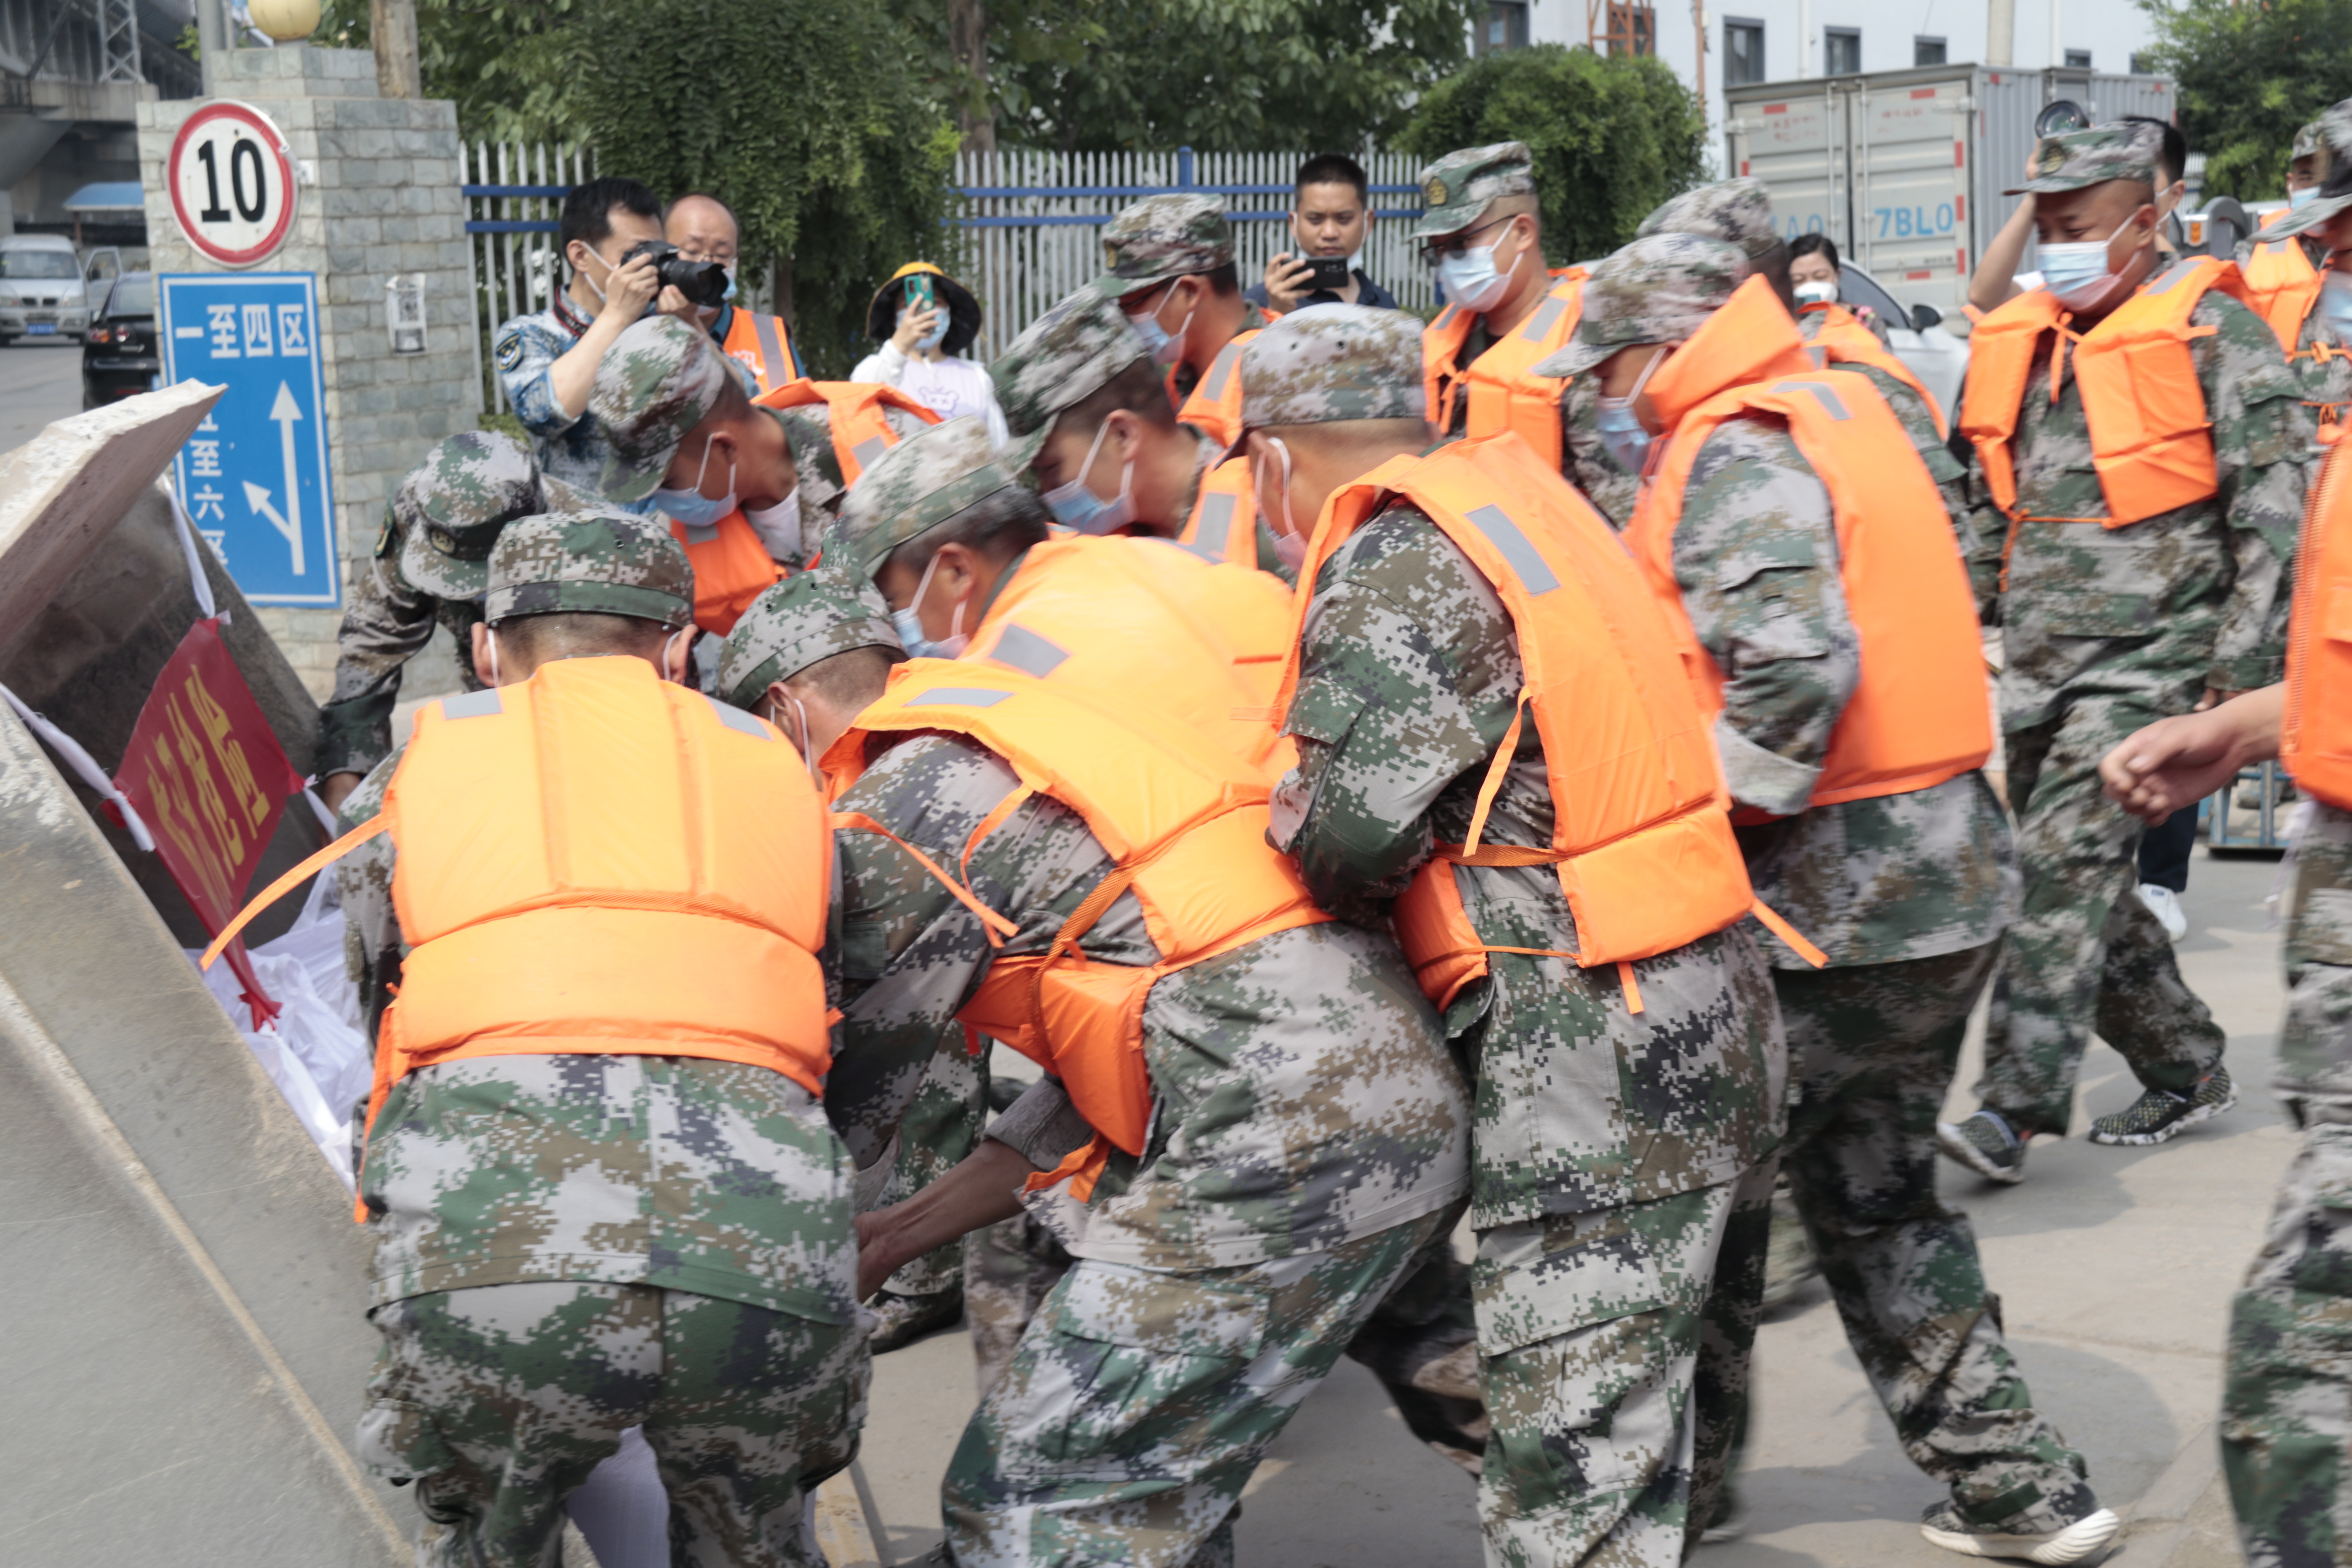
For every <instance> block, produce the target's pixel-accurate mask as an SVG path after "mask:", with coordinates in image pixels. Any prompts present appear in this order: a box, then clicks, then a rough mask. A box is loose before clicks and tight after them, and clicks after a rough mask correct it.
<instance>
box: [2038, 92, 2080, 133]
mask: <svg viewBox="0 0 2352 1568" xmlns="http://www.w3.org/2000/svg"><path fill="white" fill-rule="evenodd" d="M2090 128H2091V114H2090V110H2086V109H2084V107H2083V106H2082V105H2081V104H2079V103H2077V102H2075V101H2074V100H2073V99H2071V98H2062V99H2059V100H2056V101H2054V102H2052V103H2048V104H2045V105H2043V106H2042V112H2041V113H2039V114H2037V115H2035V116H2034V117H2033V133H2034V134H2035V135H2036V136H2063V135H2065V134H2066V133H2067V132H2073V131H2088V130H2089V129H2090Z"/></svg>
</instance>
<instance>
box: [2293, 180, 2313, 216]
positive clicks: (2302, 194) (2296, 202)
mask: <svg viewBox="0 0 2352 1568" xmlns="http://www.w3.org/2000/svg"><path fill="white" fill-rule="evenodd" d="M2318 199H2319V187H2318V186H2317V185H2305V186H2304V187H2303V189H2301V190H2299V191H2289V192H2288V193H2287V194H2286V205H2287V209H2288V210H2289V211H2290V212H2292V211H2294V210H2295V209H2297V208H2301V207H2307V206H2309V205H2311V204H2312V203H2314V202H2315V201H2317V200H2318Z"/></svg>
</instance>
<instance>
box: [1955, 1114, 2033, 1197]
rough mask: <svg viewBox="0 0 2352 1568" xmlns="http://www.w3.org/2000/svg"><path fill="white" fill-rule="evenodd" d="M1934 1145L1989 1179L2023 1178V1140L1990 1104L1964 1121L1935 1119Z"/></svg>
mask: <svg viewBox="0 0 2352 1568" xmlns="http://www.w3.org/2000/svg"><path fill="white" fill-rule="evenodd" d="M1936 1147H1937V1149H1940V1150H1941V1151H1943V1153H1944V1157H1945V1158H1946V1159H1948V1160H1957V1161H1958V1162H1959V1163H1961V1164H1963V1165H1966V1166H1967V1167H1968V1168H1969V1170H1971V1171H1974V1172H1975V1173H1977V1174H1978V1175H1979V1176H1982V1177H1984V1178H1985V1179H1986V1180H1988V1181H1993V1182H2004V1183H2007V1184H2009V1185H2011V1186H2015V1185H2016V1184H2018V1183H2020V1182H2021V1181H2023V1180H2025V1140H2024V1139H2022V1138H2020V1137H2019V1136H2018V1135H2017V1134H2016V1133H2014V1132H2012V1131H2010V1128H2009V1122H2008V1121H2007V1120H2005V1119H2004V1118H2003V1117H2002V1116H2001V1113H2000V1111H1998V1110H1992V1109H1990V1107H1988V1108H1987V1109H1985V1110H1979V1111H1978V1112H1977V1113H1976V1114H1975V1115H1973V1116H1970V1117H1969V1118H1967V1119H1966V1120H1964V1121H1938V1122H1937V1123H1936Z"/></svg>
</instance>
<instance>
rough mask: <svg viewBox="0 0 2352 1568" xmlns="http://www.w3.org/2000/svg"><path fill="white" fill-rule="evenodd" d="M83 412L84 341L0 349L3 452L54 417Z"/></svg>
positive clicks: (0, 438) (0, 442)
mask: <svg viewBox="0 0 2352 1568" xmlns="http://www.w3.org/2000/svg"><path fill="white" fill-rule="evenodd" d="M80 412H81V345H80V344H79V343H77V342H73V341H72V340H71V339H67V340H65V341H63V342H50V343H37V344H30V345H19V346H16V347H13V348H0V452H12V451H14V450H16V448H17V447H21V446H23V445H24V444H25V443H26V442H27V441H29V440H31V439H32V438H33V437H36V436H37V435H39V434H40V433H41V427H42V426H45V425H47V424H48V423H49V421H51V420H52V419H63V418H64V417H65V416H67V415H68V414H79V413H80Z"/></svg>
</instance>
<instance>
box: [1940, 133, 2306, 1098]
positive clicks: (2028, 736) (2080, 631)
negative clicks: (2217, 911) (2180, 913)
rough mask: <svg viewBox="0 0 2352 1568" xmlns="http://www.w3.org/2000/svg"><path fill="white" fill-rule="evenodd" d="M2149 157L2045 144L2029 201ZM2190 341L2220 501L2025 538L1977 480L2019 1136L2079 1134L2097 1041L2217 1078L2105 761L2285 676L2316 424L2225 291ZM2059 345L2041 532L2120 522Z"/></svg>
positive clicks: (2135, 144)
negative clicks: (2005, 861)
mask: <svg viewBox="0 0 2352 1568" xmlns="http://www.w3.org/2000/svg"><path fill="white" fill-rule="evenodd" d="M2157 148H2158V138H2157V135H2156V128H2154V127H2152V126H2105V127H2095V128H2093V129H2092V130H2089V131H2082V132H2074V133H2072V134H2069V135H2065V136H2058V137H2053V138H2051V139H2050V140H2049V141H2048V142H2045V143H2044V146H2043V151H2042V165H2041V177H2039V178H2036V179H2034V180H2032V181H2030V182H2029V183H2028V184H2027V185H2026V186H2025V187H2024V188H2025V189H2027V190H2032V191H2041V190H2052V191H2057V190H2073V189H2077V188H2080V187H2082V186H2084V185H2089V184H2098V183H2100V182H2102V181H2105V180H2109V179H2136V180H2140V181H2144V182H2146V181H2152V180H2153V179H2154V178H2155V158H2156V153H2157ZM2305 210H2306V211H2308V210H2309V209H2307V208H2306V209H2305ZM2189 327H2190V331H2192V332H2196V331H2203V332H2205V333H2206V334H2207V335H2204V336H2199V337H2192V338H2191V339H2190V341H2189V353H2190V354H2191V356H2192V359H2193V362H2194V363H2195V365H2196V369H2197V381H2198V387H2199V390H2200V393H2201V395H2202V396H2203V398H2204V402H2205V407H2206V409H2207V411H2208V413H2209V415H2210V418H2211V421H2212V438H2213V456H2214V463H2215V466H2216V468H2217V469H2218V471H2219V476H2220V488H2219V489H2218V490H2217V491H2216V492H2215V494H2214V495H2213V496H2212V497H2211V498H2210V500H2202V501H2197V502H2193V503H2191V504H2190V505H2188V506H2184V507H2181V508H2179V509H2178V510H2173V511H2169V512H2166V513H2164V514H2162V515H2160V516H2158V517H2153V518H2149V519H2147V520H2146V521H2141V522H2137V523H2134V524H2132V525H2131V526H2130V527H2128V528H2123V529H2116V530H2106V529H2102V528H2098V527H2095V526H2093V525H2087V524H2083V523H2074V522H2043V521H2028V522H2021V523H2018V524H2016V525H2014V526H2012V525H2011V522H2010V521H2009V520H2008V519H2007V518H2006V517H2004V516H2003V515H2002V514H2001V512H2000V509H1999V508H1998V507H1996V506H1994V505H1993V504H1992V502H1991V500H1990V492H1989V491H1984V490H1983V489H1982V487H1981V482H1980V480H1979V492H1980V493H1982V494H1984V495H1985V497H1986V499H1984V500H1981V501H1980V502H1979V507H1978V510H1977V529H1978V533H1979V538H1980V539H1981V541H1982V544H1981V545H1980V547H1979V550H1978V551H1977V552H1975V554H1974V557H1973V560H1972V565H1973V568H1974V570H1975V573H1976V574H1977V578H1978V584H1977V587H1978V597H1979V603H1985V602H1988V601H1990V600H1993V599H1994V598H1995V596H1996V595H1997V596H1998V603H1997V605H1995V606H1994V608H1995V610H1996V612H1997V614H1998V616H1999V618H2000V624H2001V626H2002V628H2003V630H2002V642H2003V651H2004V654H2005V656H2006V667H2005V668H2003V670H2002V671H2001V676H2000V707H2001V729H2002V732H2003V737H2004V741H2005V744H2006V751H2007V758H2008V765H2009V795H2010V803H2011V806H2012V808H2013V809H2014V810H2015V812H2016V814H2017V820H2018V826H2019V847H2020V850H2021V855H2022V858H2023V860H2024V866H2025V894H2024V903H2023V907H2022V910H2021V913H2020V916H2019V919H2018V921H2017V922H2016V924H2015V925H2014V926H2013V927H2012V928H2011V931H2010V937H2009V942H2008V945H2007V947H2006V949H2005V950H2004V952H2003V953H2002V958H2001V965H2000V973H1999V975H1998V977H1997V978H1996V979H1995V981H1994V984H1993V999H1992V1016H1991V1022H1990V1028H1989V1032H1988V1034H1987V1037H1986V1045H1985V1076H1984V1079H1982V1081H1980V1082H1979V1084H1978V1085H1977V1090H1976V1092H1977V1094H1978V1096H1979V1098H1980V1099H1981V1100H1983V1101H1984V1103H1985V1105H1986V1107H1987V1108H1988V1109H1990V1110H1995V1111H1997V1112H1999V1113H2000V1115H2001V1116H2002V1118H2003V1119H2005V1120H2006V1121H2008V1122H2009V1124H2010V1126H2011V1128H2012V1129H2013V1130H2014V1131H2015V1132H2016V1133H2017V1135H2018V1136H2019V1137H2021V1138H2022V1137H2026V1136H2029V1135H2031V1134H2032V1133H2034V1132H2048V1133H2053V1134H2057V1135H2060V1136H2063V1134H2064V1133H2065V1131H2066V1127H2067V1123H2068V1121H2070V1120H2071V1118H2072V1116H2073V1113H2074V1079H2075V1074H2076V1071H2077V1070H2078V1068H2080V1066H2081V1063H2082V1058H2083V1052H2084V1049H2085V1048H2086V1047H2088V1046H2089V1044H2090V1035H2091V1031H2092V1029H2093V1028H2094V1027H2096V1029H2097V1031H2098V1033H2099V1035H2100V1036H2101V1037H2103V1038H2104V1039H2105V1040H2106V1041H2107V1042H2108V1043H2109V1044H2110V1045H2112V1046H2113V1047H2115V1048H2116V1051H2117V1052H2119V1053H2120V1054H2121V1055H2122V1056H2123V1058H2124V1059H2125V1060H2126V1062H2128V1063H2129V1064H2130V1066H2131V1068H2132V1070H2133V1072H2134V1073H2136V1074H2137V1076H2138V1078H2139V1080H2140V1082H2141V1083H2142V1084H2144V1085H2146V1086H2147V1088H2148V1089H2152V1090H2156V1089H2160V1090H2164V1091H2167V1092H2168V1093H2169V1094H2172V1095H2176V1096H2181V1097H2187V1096H2189V1095H2191V1094H2194V1093H2197V1092H2198V1091H2199V1089H2200V1084H2203V1083H2204V1082H2205V1081H2206V1080H2207V1079H2208V1078H2209V1075H2216V1074H2217V1073H2218V1069H2219V1068H2220V1067H2221V1047H2222V1034H2221V1029H2220V1027H2219V1026H2216V1025H2215V1024H2214V1022H2213V1019H2212V1016H2211V1014H2210V1012H2209V1011H2208V1010H2207V1009H2206V1007H2205V1005H2204V1004H2203V1003H2202V1002H2201V1001H2200V1000H2198V998H2197V996H2196V995H2195V994H2194V993H2192V992H2190V991H2189V988H2188V986H2187V985H2186V984H2184V983H2183V982H2182V981H2181V979H2180V977H2179V968H2178V965H2177V964H2176V963H2175V962H2174V959H2173V956H2172V950H2171V945H2170V943H2169V942H2168V941H2167V940H2166V938H2165V935H2164V930H2163V928H2162V927H2161V926H2160V925H2158V923H2157V919H2156V916H2155V915H2154V914H2153V913H2151V912H2149V911H2148V910H2147V908H2146V907H2145V906H2144V905H2143V904H2142V903H2141V902H2140V900H2138V899H2137V897H2134V896H2132V893H2133V889H2134V886H2135V884H2136V883H2137V880H2138V873H2137V868H2136V865H2135V858H2136V855H2137V849H2138V845H2139V837H2140V824H2139V823H2138V821H2137V819H2136V818H2134V817H2131V816H2126V814H2125V813H2124V811H2123V809H2122V808H2121V807H2120V806H2117V805H2116V804H2115V803H2114V802H2112V801H2110V800H2108V799H2107V798H2106V797H2105V795H2103V794H2101V792H2100V788H2099V781H2098V773H2097V768H2098V762H2099V759H2100V757H2102V756H2104V755H2105V753H2106V752H2107V750H2108V749H2109V748H2110V747H2111V746H2113V745H2114V744H2115V743H2116V742H2118V741H2120V740H2122V739H2123V738H2124V737H2125V736H2126V735H2129V734H2131V733H2132V732H2133V731H2136V730H2137V729H2139V728H2140V727H2141V726H2142V725H2145V724H2147V723H2149V722H2151V721H2155V720H2157V719H2160V718H2163V717H2165V716H2167V715H2168V714H2173V713H2184V712H2187V711H2188V710H2189V708H2190V706H2191V705H2192V704H2194V703H2195V702H2196V701H2197V700H2198V698H2199V696H2200V694H2201V693H2202V692H2203V690H2204V689H2205V688H2207V687H2209V686H2213V687H2220V688H2223V689H2231V690H2239V689H2246V688H2250V687H2256V686H2263V685H2267V684H2269V683H2270V682H2272V681H2273V680H2275V679H2278V676H2279V669H2280V658H2281V653H2282V647H2283V642H2282V638H2283V637H2284V628H2285V620H2286V612H2287V593H2286V584H2287V573H2288V565H2289V563H2290V562H2291V561H2292V559H2293V556H2294V538H2295V531H2296V527H2297V523H2298V521H2299V520H2300V518H2301V516H2302V511H2303V496H2304V468H2305V452H2306V451H2307V450H2308V448H2309V447H2310V444H2311V421H2310V418H2309V416H2307V415H2306V414H2305V410H2304V408H2303V406H2302V389H2301V388H2300V386H2298V384H2296V381H2295V378H2294V374H2293V373H2292V372H2291V371H2290V370H2289V369H2288V367H2287V365H2286V364H2285V363H2284V361H2283V359H2282V358H2281V355H2280V353H2279V345H2278V341H2277V339H2275V338H2274V337H2273V336H2272V334H2271V330H2270V328H2269V327H2268V326H2266V325H2265V324H2263V321H2262V319H2261V318H2260V317H2258V316H2256V315H2255V314H2254V313H2253V312H2252V311H2251V310H2247V309H2246V308H2245V307H2244V306H2242V305H2241V304H2239V303H2238V302H2237V301H2236V300H2233V299H2231V298H2230V297H2229V296H2228V295H2227V294H2224V293H2222V292H2221V291H2220V290H2218V289H2216V290H2213V291H2211V292H2209V293H2207V294H2206V295H2205V296H2204V298H2203V299H2202V300H2200V302H2199V304H2198V306H2197V308H2196V310H2195V311H2194V313H2193V314H2191V316H2190V317H2189ZM2050 342H2051V336H2050V334H2044V336H2043V338H2042V342H2041V344H2040V345H2038V346H2037V347H2036V349H2035V355H2034V363H2033V368H2032V373H2031V374H2029V376H2028V377H2027V380H2026V384H2025V392H2024V395H2023V399H2022V409H2021V414H2020V416H2019V419H2018V427H2017V433H2016V436H2015V438H2014V440H2013V442H2012V443H2011V451H2012V453H2013V454H2014V458H2015V464H2016V479H2017V505H2018V508H2019V510H2021V511H2023V512H2028V513H2031V514H2032V515H2034V516H2036V517H2057V518H2083V517H2101V516H2105V513H2106V510H2107V508H2106V500H2105V495H2104V494H2103V492H2102V490H2101V489H2100V485H2099V479H2098V477H2097V474H2096V472H2095V470H2094V468H2093V467H2092V461H2091V436H2090V426H2089V424H2088V422H2087V420H2086V419H2085V417H2084V412H2083V400H2082V395H2081V393H2080V390H2079V388H2078V385H2077V383H2076V380H2075V378H2074V377H2073V376H2071V375H2069V376H2065V377H2064V378H2063V386H2062V387H2061V389H2060V391H2059V393H2058V395H2057V397H2056V399H2055V400H2054V401H2053V398H2052V396H2051V386H2050V380H2051V363H2050ZM1974 466H1975V467H1977V468H1981V463H1980V462H1979V463H1977V464H1976V465H1974ZM2004 541H2006V542H2007V543H2006V559H2007V562H2008V565H2007V582H2006V584H2005V585H2000V586H1998V587H1997V586H1996V578H1997V575H1998V574H1999V573H2000V562H2001V561H2002V559H2003V555H2004ZM2094 981H2095V985H2094ZM2216 1082H2217V1085H2219V1084H2221V1083H2223V1082H2225V1080H2219V1079H2217V1080H2216ZM2217 1091H2218V1092H2223V1093H2226V1092H2227V1090H2226V1088H2218V1089H2217Z"/></svg>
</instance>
